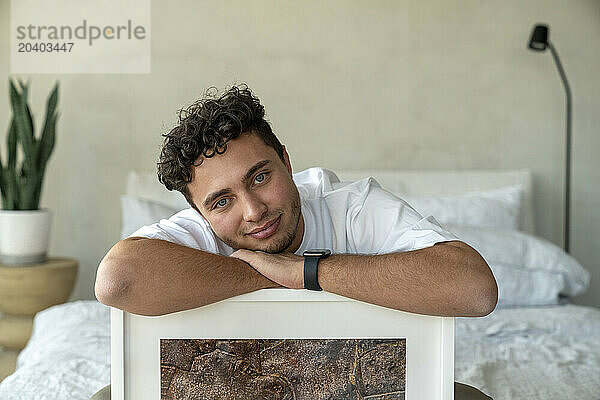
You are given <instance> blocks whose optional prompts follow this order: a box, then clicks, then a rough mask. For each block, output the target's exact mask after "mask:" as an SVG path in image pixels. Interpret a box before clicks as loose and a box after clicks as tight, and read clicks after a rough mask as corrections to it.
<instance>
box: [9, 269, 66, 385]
mask: <svg viewBox="0 0 600 400" xmlns="http://www.w3.org/2000/svg"><path fill="white" fill-rule="evenodd" d="M77 266H78V263H77V260H74V259H72V258H65V257H50V258H48V259H47V260H46V262H44V263H41V264H30V265H22V266H9V265H4V264H1V263H0V381H2V380H3V379H4V378H5V377H7V376H8V375H10V374H12V373H13V372H14V370H15V367H16V360H17V355H18V354H19V351H20V350H21V349H23V348H24V347H25V345H26V344H27V341H28V340H29V337H30V336H31V330H32V328H33V317H34V316H35V314H36V313H37V312H38V311H41V310H43V309H46V308H48V307H50V306H53V305H56V304H62V303H64V302H66V301H67V300H68V299H69V296H70V295H71V291H72V290H73V286H74V284H75V278H76V277H77Z"/></svg>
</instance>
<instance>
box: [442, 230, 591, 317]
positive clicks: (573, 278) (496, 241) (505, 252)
mask: <svg viewBox="0 0 600 400" xmlns="http://www.w3.org/2000/svg"><path fill="white" fill-rule="evenodd" d="M444 228H445V229H447V230H448V231H450V232H452V233H454V234H455V235H456V236H458V237H459V238H460V240H462V241H463V242H465V243H467V244H468V245H470V246H471V247H473V248H474V249H475V250H477V251H478V252H479V253H480V254H481V256H482V257H483V258H484V259H485V260H486V261H487V263H488V265H489V266H490V268H491V270H492V272H493V273H494V276H495V278H496V282H497V283H498V291H499V293H498V307H507V306H531V305H546V304H558V303H559V302H560V301H561V298H562V297H570V296H576V295H579V294H581V293H583V292H585V291H586V289H587V288H588V287H589V283H590V274H589V272H588V271H586V270H585V269H584V268H583V267H582V266H581V264H580V263H579V262H578V261H577V260H576V259H575V258H573V257H572V256H570V255H569V254H568V253H566V252H565V251H564V250H563V249H561V248H560V247H558V246H556V245H555V244H554V243H551V242H550V241H548V240H546V239H543V238H540V237H537V236H532V235H530V234H527V233H524V232H518V231H507V230H504V231H503V230H497V229H487V228H478V227H469V226H456V225H445V226H444Z"/></svg>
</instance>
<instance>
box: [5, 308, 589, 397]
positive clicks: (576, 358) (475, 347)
mask: <svg viewBox="0 0 600 400" xmlns="http://www.w3.org/2000/svg"><path fill="white" fill-rule="evenodd" d="M109 325H110V323H109V310H108V308H107V307H106V306H104V305H102V304H100V303H98V302H96V301H79V302H73V303H67V304H64V305H60V306H55V307H52V308H49V309H47V310H45V311H42V312H40V313H39V314H38V315H37V316H36V318H35V325H34V332H33V335H32V337H31V339H30V341H29V343H28V344H27V347H26V348H25V349H24V350H23V351H22V352H21V354H20V355H19V359H18V365H17V371H16V372H15V373H14V374H13V375H11V376H9V377H8V378H6V379H5V380H4V381H3V382H2V383H0V399H3V400H16V399H19V400H22V399H30V400H57V399H70V400H78V399H81V400H87V399H89V397H90V396H91V395H92V394H93V393H94V392H96V391H97V390H98V389H100V388H101V387H103V386H105V385H107V384H108V383H109V382H110V326H109ZM455 380H456V381H458V382H463V383H467V384H470V385H472V386H475V387H477V388H479V389H480V390H482V391H483V392H485V393H486V394H488V395H490V396H492V397H493V398H494V399H496V400H503V399H507V400H508V399H511V400H519V399H528V400H535V399H540V400H541V399H544V400H546V399H565V400H570V399H573V400H575V399H577V400H585V399H600V309H595V308H590V307H582V306H575V305H562V306H551V307H527V308H514V309H502V310H496V311H494V313H492V314H490V315H489V316H487V317H484V318H457V319H456V359H455Z"/></svg>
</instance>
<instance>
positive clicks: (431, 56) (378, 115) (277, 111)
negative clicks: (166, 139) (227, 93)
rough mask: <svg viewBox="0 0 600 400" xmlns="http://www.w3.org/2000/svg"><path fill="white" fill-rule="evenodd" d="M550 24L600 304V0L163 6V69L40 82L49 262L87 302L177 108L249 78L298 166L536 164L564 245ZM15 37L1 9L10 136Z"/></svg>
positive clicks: (588, 260) (159, 45) (551, 223)
mask: <svg viewBox="0 0 600 400" xmlns="http://www.w3.org/2000/svg"><path fill="white" fill-rule="evenodd" d="M540 21H543V22H547V23H549V24H550V25H551V38H552V40H553V42H554V44H555V46H556V47H557V49H558V51H559V54H560V55H561V57H562V59H563V64H564V67H565V69H566V71H567V74H568V77H569V79H570V81H571V85H572V88H573V94H574V122H573V132H574V143H573V145H574V152H573V157H574V162H573V174H574V176H573V187H574V189H573V201H572V202H573V216H572V224H573V229H572V242H573V244H572V253H573V254H574V256H575V257H576V258H577V259H578V260H579V261H580V262H581V263H582V264H583V265H585V266H586V268H587V269H588V270H590V271H591V272H592V288H591V289H590V291H589V292H588V293H587V294H586V295H584V296H582V297H581V298H580V299H578V302H580V303H583V304H592V305H596V306H600V262H599V261H598V260H599V259H600V250H599V249H598V246H597V245H598V244H599V242H598V239H597V238H598V236H600V212H598V209H599V207H600V187H599V185H598V178H597V176H598V174H597V170H598V167H599V166H600V161H598V158H597V157H595V156H596V155H597V153H598V149H600V132H599V127H600V112H599V111H600V98H599V93H600V76H599V75H598V71H600V51H598V49H599V45H598V43H599V42H600V2H599V1H596V0H580V1H568V2H567V1H564V0H552V1H548V0H536V1H525V2H523V1H516V0H510V1H503V2H493V1H457V2H455V1H453V2H448V1H443V0H440V1H423V2H417V1H385V2H384V1H369V2H367V1H363V2H359V1H353V2H350V1H330V2H316V1H309V2H307V1H297V2H293V3H290V2H279V1H254V2H246V1H241V0H240V1H226V2H208V1H207V2H198V1H169V2H167V1H154V2H153V4H152V27H151V32H152V73H151V74H149V75H61V76H49V75H33V76H31V80H32V82H33V83H32V91H33V96H34V98H33V106H34V110H35V111H34V112H36V114H37V116H38V118H39V117H40V116H41V114H42V113H41V109H42V107H43V102H44V96H45V95H46V93H47V92H48V91H49V89H50V87H51V84H52V82H53V81H55V80H56V79H59V80H60V82H61V100H60V110H61V118H60V121H59V131H58V138H57V148H56V150H55V153H54V155H53V158H52V159H51V161H50V164H49V170H48V173H47V178H46V182H45V186H44V192H43V196H42V205H43V206H46V207H49V208H51V209H52V210H53V211H54V225H53V228H52V239H51V246H50V253H51V254H52V255H68V256H73V257H76V258H77V259H79V260H80V263H81V270H80V275H79V278H78V282H77V285H76V288H75V293H74V297H75V298H91V297H92V296H93V280H94V275H95V270H96V267H97V264H98V262H99V261H100V259H101V258H102V257H103V255H104V254H105V253H106V251H107V250H108V249H109V248H110V247H111V245H112V244H114V243H115V242H116V241H117V240H118V239H119V224H120V220H119V218H120V211H119V202H118V195H119V194H121V193H123V192H124V190H125V177H126V172H127V171H128V170H130V169H152V168H154V163H155V162H156V158H157V155H158V151H159V147H160V144H161V137H160V134H161V133H163V132H164V131H165V130H166V129H168V128H169V127H171V126H172V124H173V123H174V121H175V115H176V110H177V108H178V107H181V106H183V105H186V104H188V103H190V102H191V101H192V100H194V99H195V98H196V97H197V96H198V95H199V94H200V93H201V92H202V91H203V90H204V89H205V88H206V87H208V86H210V85H215V86H217V87H219V88H223V87H225V86H226V85H229V84H232V83H236V82H247V83H248V84H249V86H250V87H251V88H252V89H254V91H255V92H256V94H257V95H258V96H259V97H260V98H261V100H262V102H263V104H265V105H266V109H267V113H268V116H269V119H270V121H271V123H272V125H273V128H274V130H275V132H276V133H277V134H278V135H279V137H280V138H281V140H282V142H284V143H285V144H286V145H287V146H288V149H289V152H290V156H291V157H292V163H293V166H294V167H295V169H296V170H299V169H303V168H306V167H309V166H313V165H323V166H327V167H329V168H332V169H336V168H340V169H341V168H344V169H350V168H352V169H358V168H402V169H414V170H418V169H440V168H450V169H471V168H486V169H490V168H491V169H496V168H498V169H503V168H504V169H506V168H531V169H532V170H533V172H534V191H535V198H534V202H535V214H536V218H537V229H538V233H539V235H540V236H542V237H544V238H547V239H549V240H551V241H553V242H555V243H557V244H559V245H561V244H562V240H563V234H562V231H563V228H562V221H563V182H564V116H565V115H564V92H563V88H562V86H561V82H560V80H559V76H558V73H557V71H556V68H555V66H554V64H553V61H552V58H551V56H550V54H549V53H544V54H539V53H533V52H530V51H528V50H527V49H526V42H527V40H528V37H529V34H530V30H531V28H532V26H533V24H534V23H536V22H540ZM8 36H9V2H8V1H7V0H0V76H1V77H2V79H0V129H2V130H5V128H6V127H7V125H8V122H7V119H8V115H9V112H8V84H7V79H6V78H7V76H8V75H9V46H8V40H7V38H8ZM4 135H5V132H2V136H1V139H2V140H1V141H0V147H4V143H5V136H4ZM2 152H3V156H5V154H4V150H2ZM594 172H596V173H595V174H594Z"/></svg>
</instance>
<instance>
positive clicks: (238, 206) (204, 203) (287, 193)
mask: <svg viewBox="0 0 600 400" xmlns="http://www.w3.org/2000/svg"><path fill="white" fill-rule="evenodd" d="M284 158H285V163H284V162H282V161H281V159H280V158H279V156H278V155H277V153H276V152H275V149H273V148H272V147H270V146H267V145H266V144H265V143H264V142H263V141H262V139H261V138H260V137H258V136H257V135H255V134H243V135H241V136H240V137H238V138H237V139H233V140H231V141H229V142H228V143H227V150H226V151H225V153H223V154H216V155H215V156H214V157H211V158H206V157H204V158H203V160H202V164H201V165H199V166H197V167H193V168H194V172H193V177H192V182H191V183H189V184H188V188H189V190H190V193H191V195H192V198H193V200H194V203H195V204H196V206H197V207H198V209H199V210H200V211H201V214H202V216H203V217H204V218H205V219H206V220H207V221H208V223H209V224H210V226H211V227H212V229H213V231H214V232H215V234H216V235H217V236H218V237H219V238H221V240H222V241H223V242H225V243H226V244H228V245H229V246H231V247H233V248H234V249H249V250H261V251H264V252H268V253H279V252H282V251H290V252H294V251H295V250H297V249H298V247H300V243H301V242H302V236H303V234H304V221H303V219H302V216H301V212H300V210H301V208H300V196H299V194H298V189H297V188H296V185H295V184H294V181H293V180H292V168H291V166H290V162H289V157H288V154H287V152H286V151H285V149H284ZM199 160H200V159H198V160H197V161H196V164H197V163H198V162H199Z"/></svg>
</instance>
